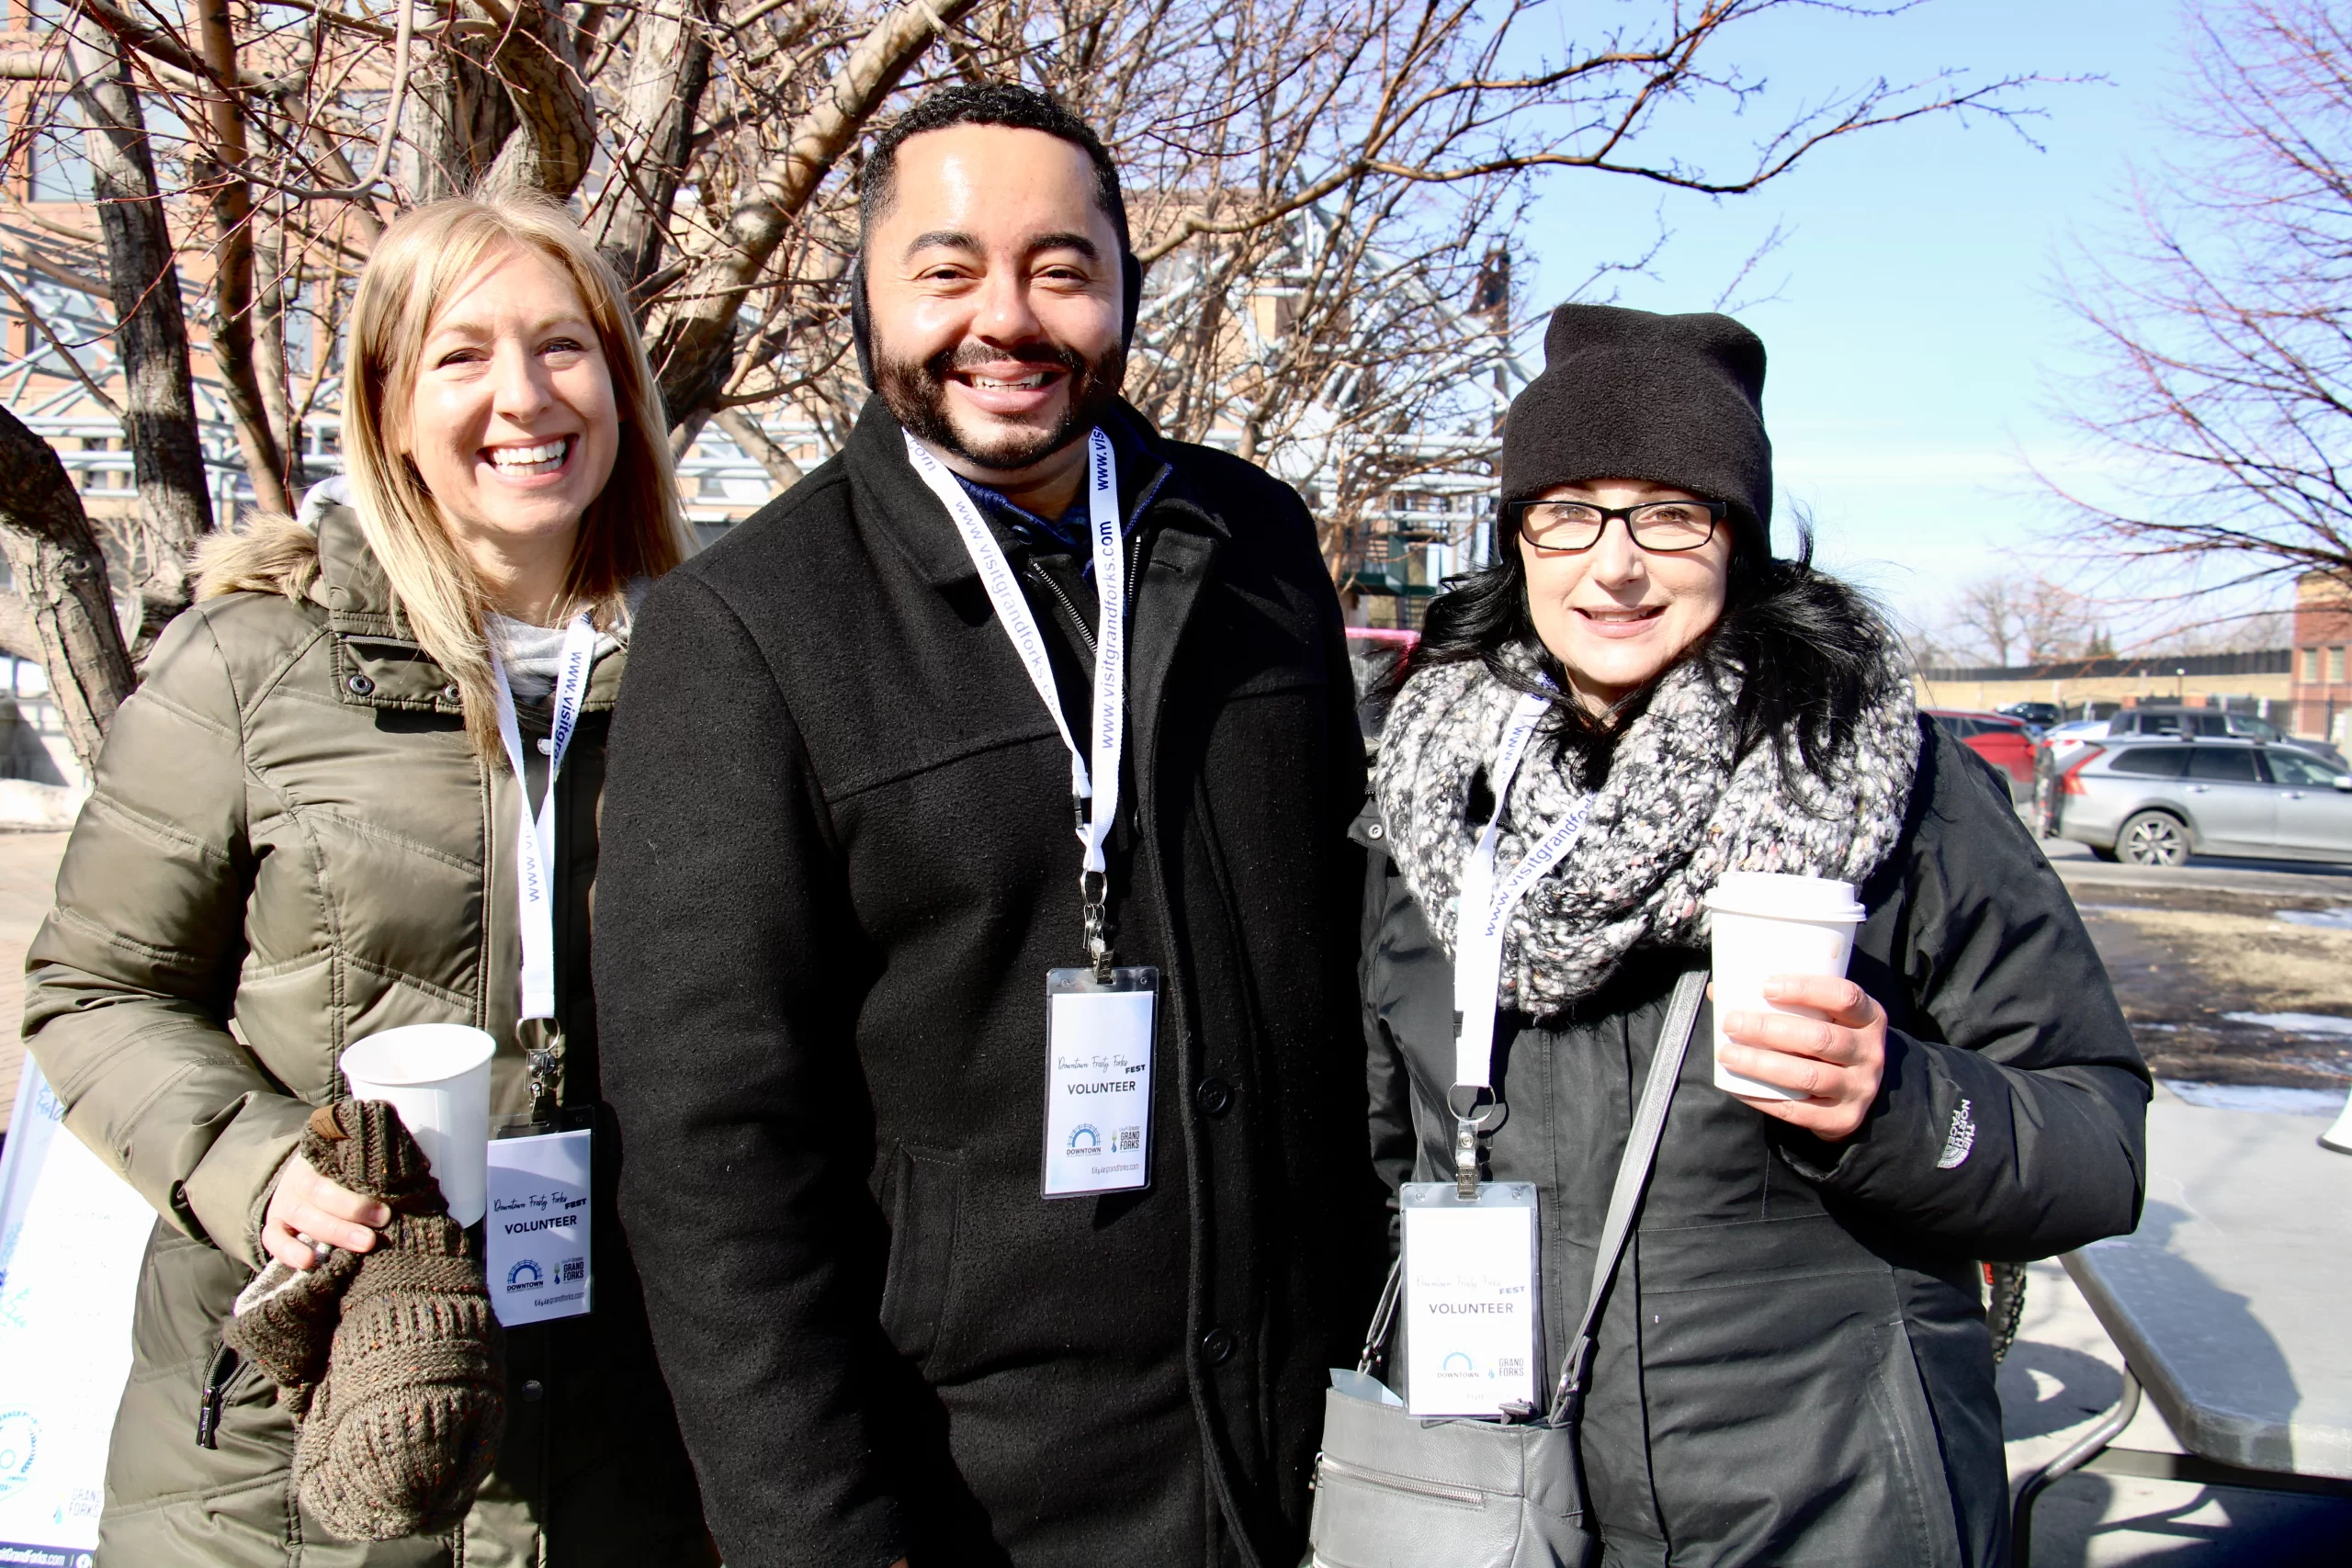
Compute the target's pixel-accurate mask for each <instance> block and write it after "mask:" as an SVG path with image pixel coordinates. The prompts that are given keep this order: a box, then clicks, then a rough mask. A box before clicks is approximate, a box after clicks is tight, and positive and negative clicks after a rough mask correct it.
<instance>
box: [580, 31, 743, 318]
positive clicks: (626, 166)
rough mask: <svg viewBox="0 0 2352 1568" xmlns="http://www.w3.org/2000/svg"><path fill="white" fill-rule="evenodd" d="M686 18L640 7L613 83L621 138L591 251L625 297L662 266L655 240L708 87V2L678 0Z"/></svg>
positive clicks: (664, 226)
mask: <svg viewBox="0 0 2352 1568" xmlns="http://www.w3.org/2000/svg"><path fill="white" fill-rule="evenodd" d="M682 3H683V5H684V6H687V7H690V8H691V12H692V14H691V15H686V14H684V13H683V12H682V13H675V14H673V13H672V12H670V11H667V10H663V9H657V8H653V7H648V8H647V9H645V10H643V11H640V12H639V13H638V17H637V21H636V27H635V30H634V31H633V32H632V34H631V35H630V46H631V47H630V50H629V70H628V80H627V81H626V82H625V83H624V84H623V85H622V87H621V103H622V113H623V117H624V118H622V120H621V128H622V130H623V133H624V139H623V141H621V144H620V146H619V147H618V148H617V149H616V151H615V152H614V155H613V177H614V178H615V180H616V181H617V182H618V184H619V191H618V194H617V195H616V197H615V199H614V201H613V204H612V206H611V207H609V208H608V209H605V220H604V222H603V224H602V225H601V226H600V227H599V229H598V231H597V233H596V235H595V240H596V248H597V249H598V250H601V251H603V252H604V253H605V260H606V261H607V262H609V263H611V264H612V268H613V270H614V271H615V272H616V273H618V274H619V275H620V280H621V282H622V283H623V284H624V285H625V286H627V287H628V289H629V290H630V291H631V292H632V294H633V293H634V292H635V291H636V289H637V288H638V287H639V285H641V284H643V283H644V282H645V280H646V279H647V278H649V277H651V276H653V275H654V273H655V272H656V271H658V270H659V269H660V268H661V265H662V239H663V237H664V235H665V233H666V232H667V231H668V229H669V225H670V209H672V208H673V206H675V205H676V204H677V199H678V187H679V185H680V183H681V182H682V181H683V180H684V176H685V170H686V164H687V163H688V161H689V160H691V159H692V157H693V156H694V145H695V114H696V113H697V112H698V111H699V109H700V108H701V106H702V96H703V90H704V89H705V88H706V87H707V86H708V85H710V29H711V28H712V27H713V26H715V25H716V17H715V15H714V10H715V6H714V3H713V0H682Z"/></svg>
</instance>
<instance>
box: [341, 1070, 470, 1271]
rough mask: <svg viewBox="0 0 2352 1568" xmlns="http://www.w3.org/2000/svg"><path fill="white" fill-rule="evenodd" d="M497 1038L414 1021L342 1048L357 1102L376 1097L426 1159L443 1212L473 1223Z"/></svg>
mask: <svg viewBox="0 0 2352 1568" xmlns="http://www.w3.org/2000/svg"><path fill="white" fill-rule="evenodd" d="M497 1052H498V1043H497V1042H496V1041H494V1040H492V1038H491V1037H490V1036H489V1035H487V1034H485V1033H483V1032H481V1030H479V1029H471V1028H469V1027H467V1026H466V1025H464V1024H462V1023H414V1024H410V1025H408V1026H407V1027H405V1028H402V1029H387V1030H385V1031H384V1032H382V1033H380V1034H371V1035H369V1036H368V1038H367V1039H365V1040H362V1041H359V1042H358V1043H356V1044H353V1045H351V1046H349V1047H347V1048H345V1051H344V1053H343V1056H342V1059H341V1061H342V1066H343V1076H344V1077H345V1078H346V1079H348V1080H349V1081H350V1084H351V1094H352V1098H353V1099H355V1100H389V1101H390V1102H391V1107H392V1109H393V1110H394V1111H398V1112H400V1118H401V1125H403V1126H405V1127H406V1128H407V1129H408V1131H409V1135H410V1136H411V1137H413V1138H414V1139H415V1140H416V1143H417V1146H418V1147H419V1148H421V1149H423V1150H424V1157H425V1158H426V1159H427V1160H429V1161H430V1162H432V1166H433V1177H434V1179H435V1180H436V1181H438V1182H439V1183H440V1184H441V1196H442V1197H443V1198H445V1199H447V1201H448V1203H449V1217H450V1218H451V1219H454V1220H456V1221H457V1222H458V1224H461V1225H470V1224H476V1223H478V1222H479V1221H480V1220H481V1217H482V1213H483V1212H484V1211H485V1210H487V1209H488V1208H489V1207H490V1059H491V1057H492V1056H493V1055H496V1054H497Z"/></svg>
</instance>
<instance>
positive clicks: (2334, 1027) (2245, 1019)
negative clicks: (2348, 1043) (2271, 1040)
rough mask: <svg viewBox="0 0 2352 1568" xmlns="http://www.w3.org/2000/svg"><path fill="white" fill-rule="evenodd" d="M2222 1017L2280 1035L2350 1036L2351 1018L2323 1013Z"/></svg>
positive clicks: (2248, 1013)
mask: <svg viewBox="0 0 2352 1568" xmlns="http://www.w3.org/2000/svg"><path fill="white" fill-rule="evenodd" d="M2222 1017H2223V1018H2226V1019H2228V1020H2229V1021H2231V1022H2232V1023H2252V1024H2258V1025H2260V1026H2261V1027H2262V1028H2264V1029H2275V1030H2277V1031H2278V1032H2279V1033H2281V1034H2346V1035H2352V1018H2335V1017H2332V1016H2330V1015H2329V1014H2327V1013H2324V1012H2225V1013H2223V1014H2222Z"/></svg>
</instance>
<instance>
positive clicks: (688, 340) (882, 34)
mask: <svg viewBox="0 0 2352 1568" xmlns="http://www.w3.org/2000/svg"><path fill="white" fill-rule="evenodd" d="M978 3H979V0H935V3H934V0H908V3H907V4H905V5H902V6H898V7H897V8H896V9H894V10H892V11H890V12H888V14H886V15H885V16H884V17H882V18H881V20H879V21H877V22H876V23H875V24H874V26H873V27H872V28H869V29H867V31H866V34H865V37H864V38H862V39H859V40H858V41H857V44H856V46H855V47H854V48H853V49H852V50H851V51H849V58H848V59H846V60H844V61H842V65H841V69H840V70H838V71H836V72H834V73H833V79H832V81H831V83H830V84H828V85H827V86H826V88H825V90H824V91H823V92H822V93H821V94H820V95H819V96H818V99H817V104H816V107H813V108H811V109H810V110H809V112H808V113H806V114H804V115H802V116H801V117H800V118H798V119H797V120H795V121H794V122H793V124H792V126H791V128H790V133H789V135H788V137H787V139H786V150H785V153H784V156H783V157H781V158H777V159H775V160H773V161H771V162H770V163H768V164H763V165H762V167H761V168H760V169H759V170H758V172H757V173H756V175H754V176H753V178H752V181H751V182H750V186H749V188H748V190H747V191H746V193H745V195H744V197H742V199H741V201H740V202H739V203H738V204H737V206H736V208H735V210H734V211H733V212H731V213H730V214H729V215H728V222H727V231H726V232H725V233H724V234H723V235H721V236H719V237H718V243H717V244H716V246H715V247H714V249H713V252H712V254H711V256H710V259H709V260H708V261H707V262H706V263H704V264H703V265H699V266H697V267H696V268H695V270H694V272H693V274H692V275H691V276H689V277H688V279H687V281H686V282H685V284H684V286H683V287H682V288H680V289H679V296H680V298H682V299H684V300H686V301H687V303H686V304H684V306H682V307H681V308H680V309H679V310H677V311H676V312H675V313H674V314H671V315H669V316H667V317H666V319H664V320H663V321H662V322H661V324H660V325H659V326H658V327H657V328H656V329H655V332H654V334H653V338H654V341H653V344H652V349H653V353H652V359H653V364H654V367H655V368H656V369H657V370H658V371H659V372H660V374H661V377H662V405H663V406H664V407H665V408H667V409H668V410H669V413H670V423H672V424H673V426H676V425H683V424H684V423H687V422H688V421H689V420H698V419H703V418H707V416H708V414H709V412H710V411H711V407H712V405H713V404H714V403H715V402H716V401H717V400H718V393H719V389H721V388H722V387H724V386H725V385H726V383H727V368H728V361H729V355H730V352H731V350H732V348H733V345H734V342H735V313H736V312H737V311H738V310H741V308H742V304H743V296H744V295H746V294H748V293H750V292H751V290H752V288H753V287H754V286H756V285H757V284H758V282H759V278H760V274H761V273H762V272H763V271H764V270H766V267H767V265H768V261H769V258H771V257H772V256H774V255H775V251H776V247H777V246H778V245H780V244H782V243H784V238H785V235H786V233H787V232H789V231H790V229H791V224H792V220H794V219H795V218H797V217H798V216H799V215H800V213H801V211H802V209H805V208H807V207H808V205H809V201H810V199H811V198H813V197H815V196H816V194H817V188H818V186H820V185H822V184H823V183H824V179H825V176H826V175H828V174H830V173H831V171H832V167H833V164H835V163H836V162H838V161H839V160H840V158H841V155H842V153H843V152H847V151H848V150H849V147H850V145H851V143H853V142H854V141H856V140H857V137H858V133H859V132H860V131H862V130H865V125H866V122H867V121H869V120H871V119H872V118H874V116H875V114H876V111H878V110H879V109H880V108H881V107H882V105H883V102H884V100H886V99H887V98H888V97H889V96H890V93H891V90H892V89H894V88H895V87H897V86H898V85H899V80H900V78H902V77H904V76H905V75H906V73H907V72H908V70H909V68H910V67H911V66H912V65H913V64H914V62H916V61H917V60H919V59H921V58H922V51H924V50H926V49H929V48H930V47H931V44H932V40H933V39H935V38H937V37H938V36H939V35H940V33H941V31H942V30H943V29H944V28H947V27H949V26H952V25H953V24H954V23H955V22H956V20H957V19H958V18H960V17H963V16H964V15H965V14H966V13H967V12H968V11H970V10H971V9H972V7H973V6H976V5H978ZM643 25H644V18H642V17H640V18H639V26H643Z"/></svg>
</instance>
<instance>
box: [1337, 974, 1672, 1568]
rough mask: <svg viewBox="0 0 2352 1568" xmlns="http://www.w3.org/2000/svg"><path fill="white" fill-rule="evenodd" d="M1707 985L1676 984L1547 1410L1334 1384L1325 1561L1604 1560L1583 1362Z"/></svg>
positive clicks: (1376, 1352)
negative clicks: (1467, 1407) (1589, 1504)
mask: <svg viewBox="0 0 2352 1568" xmlns="http://www.w3.org/2000/svg"><path fill="white" fill-rule="evenodd" d="M1706 987H1707V971H1706V970H1704V969H1693V970H1691V971H1690V972H1688V973H1686V974H1685V975H1684V976H1682V978H1681V979H1680V981H1679V982H1678V983H1677V984H1676V986H1675V987H1674V999H1673V1001H1672V1003H1671V1004H1670V1005H1669V1007H1668V1010H1667V1016H1666V1028H1665V1029H1664V1030H1663V1031H1662V1032H1660V1033H1659V1035H1658V1043H1657V1055H1656V1056H1655V1058H1654V1059H1653V1060H1652V1061H1651V1063H1650V1073H1649V1077H1648V1080H1647V1081H1646V1082H1645V1084H1644V1085H1643V1087H1642V1099H1641V1103H1640V1105H1639V1106H1638V1107H1637V1108H1636V1109H1635V1111H1634V1125H1633V1130H1632V1132H1631V1133H1630V1134H1628V1135H1627V1137H1626V1139H1625V1157H1624V1158H1623V1160H1622V1161H1621V1162H1619V1164H1618V1167H1617V1182H1616V1186H1615V1187H1614V1188H1613V1189H1612V1190H1611V1192H1610V1195H1609V1213H1608V1217H1607V1219H1606V1220H1605V1221H1604V1222H1603V1224H1602V1225H1601V1231H1600V1247H1599V1248H1598V1249H1597V1251H1596V1253H1595V1258H1594V1267H1593V1275H1592V1292H1591V1294H1590V1295H1589V1297H1587V1299H1586V1301H1585V1304H1584V1316H1583V1318H1582V1319H1581V1320H1580V1321H1579V1322H1578V1323H1577V1332H1576V1337H1575V1339H1574V1341H1573V1342H1572V1343H1571V1344H1570V1346H1569V1348H1568V1353H1567V1356H1566V1359H1564V1360H1563V1362H1562V1363H1561V1367H1560V1383H1559V1388H1558V1390H1557V1391H1556V1392H1555V1394H1554V1396H1553V1400H1552V1409H1551V1411H1550V1413H1549V1414H1547V1415H1546V1416H1544V1417H1543V1418H1541V1419H1539V1420H1535V1421H1530V1422H1524V1423H1521V1422H1513V1423H1504V1422H1499V1421H1485V1420H1473V1419H1454V1418H1437V1417H1427V1416H1414V1415H1411V1414H1409V1413H1408V1412H1407V1411H1406V1410H1405V1409H1404V1408H1403V1407H1401V1406H1399V1405H1395V1404H1384V1403H1381V1402H1380V1401H1378V1400H1374V1399H1363V1398H1358V1397H1357V1396H1356V1395H1354V1394H1352V1393H1348V1392H1346V1391H1344V1390H1342V1389H1340V1388H1338V1387H1334V1388H1332V1389H1331V1390H1330V1392H1329V1393H1327V1394H1326V1395H1325V1396H1324V1401H1323V1451H1322V1452H1321V1453H1320V1454H1318V1455H1317V1457H1316V1464H1315V1512H1314V1516H1313V1518H1312V1520H1311V1522H1310V1523H1309V1525H1308V1527H1307V1537H1308V1540H1309V1541H1310V1542H1311V1543H1312V1552H1311V1555H1310V1556H1309V1558H1308V1562H1311V1563H1312V1564H1314V1565H1315V1568H1585V1565H1586V1564H1589V1563H1590V1562H1593V1561H1594V1559H1595V1558H1596V1557H1597V1555H1598V1552H1597V1546H1598V1543H1597V1542H1596V1541H1595V1540H1593V1538H1592V1536H1591V1535H1590V1533H1589V1532H1588V1531H1587V1530H1586V1529H1585V1525H1584V1512H1585V1504H1584V1478H1583V1472H1582V1471H1581V1469H1580V1468H1579V1466H1578V1463H1577V1414H1578V1411H1579V1409H1580V1408H1581V1406H1582V1404H1583V1400H1584V1379H1585V1372H1586V1362H1587V1361H1588V1360H1589V1359H1590V1356H1591V1350H1592V1336H1593V1332H1594V1329H1595V1327H1596V1326H1597V1325H1598V1323H1599V1319H1600V1303H1601V1300H1602V1297H1603V1296H1604V1295H1605V1294H1606V1293H1607V1292H1608V1289H1609V1282H1610V1280H1612V1279H1614V1278H1615V1277H1616V1273H1617V1266H1618V1264H1619V1262H1620V1261H1621V1260H1622V1259H1623V1257H1624V1253H1625V1241H1626V1238H1627V1236H1628V1235H1630V1234H1631V1233H1632V1230H1633V1224H1634V1209H1635V1208H1636V1206H1638V1205H1639V1203H1640V1201H1641V1196H1642V1190H1643V1189H1644V1188H1645V1187H1646V1186H1647V1185H1648V1183H1649V1178H1650V1168H1651V1167H1652V1165H1653V1164H1654V1163H1655V1162H1656V1159H1657V1140H1658V1134H1659V1132H1660V1131H1661V1130H1662V1129H1663V1128H1664V1127H1665V1125H1666V1111H1667V1107H1668V1104H1670V1103H1671V1102H1672V1100H1673V1099H1674V1086H1675V1082H1676V1079H1677V1078H1678V1077H1679V1076H1680V1074H1681V1071H1682V1058H1683V1056H1684V1055H1685V1054H1686V1053H1687V1052H1688V1051H1689V1050H1690V1048H1691V1031H1692V1029H1693V1027H1694V1026H1695V1025H1696V1024H1697V1023H1698V1021H1699V1003H1700V1001H1701V999H1702V998H1703V997H1704V996H1705V994H1706ZM1400 1279H1401V1275H1400V1273H1399V1271H1398V1270H1397V1269H1391V1270H1390V1271H1389V1275H1388V1286H1387V1289H1386V1290H1385V1291H1384V1292H1382V1293H1381V1299H1380V1308H1379V1311H1378V1312H1376V1313H1375V1314H1374V1316H1373V1321H1372V1330H1371V1332H1370V1333H1369V1334H1368V1335H1366V1336H1365V1338H1364V1347H1363V1356H1362V1358H1361V1359H1359V1360H1358V1361H1357V1363H1356V1371H1357V1372H1358V1373H1359V1374H1360V1375H1361V1376H1362V1377H1363V1378H1369V1377H1371V1375H1372V1372H1373V1368H1374V1364H1375V1363H1376V1362H1377V1361H1378V1360H1379V1359H1380V1358H1381V1356H1382V1355H1383V1354H1384V1353H1385V1349H1386V1347H1387V1343H1388V1338H1389V1335H1390V1332H1391V1330H1392V1329H1393V1327H1394V1326H1395V1322H1396V1314H1397V1296H1398V1294H1399V1289H1400V1285H1399V1281H1400Z"/></svg>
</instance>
